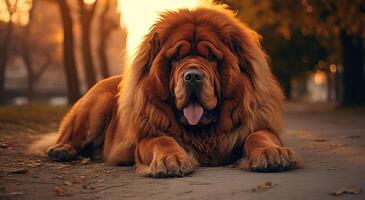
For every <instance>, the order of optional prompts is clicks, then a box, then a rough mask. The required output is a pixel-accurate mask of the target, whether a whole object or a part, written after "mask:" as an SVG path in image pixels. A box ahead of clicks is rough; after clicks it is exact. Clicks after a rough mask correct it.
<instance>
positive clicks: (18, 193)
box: [10, 191, 24, 196]
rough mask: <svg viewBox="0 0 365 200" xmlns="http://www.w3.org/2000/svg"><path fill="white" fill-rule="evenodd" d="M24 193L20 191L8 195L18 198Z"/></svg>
mask: <svg viewBox="0 0 365 200" xmlns="http://www.w3.org/2000/svg"><path fill="white" fill-rule="evenodd" d="M23 194H24V193H23V192H21V191H18V192H11V193H10V195H11V196H20V195H23Z"/></svg>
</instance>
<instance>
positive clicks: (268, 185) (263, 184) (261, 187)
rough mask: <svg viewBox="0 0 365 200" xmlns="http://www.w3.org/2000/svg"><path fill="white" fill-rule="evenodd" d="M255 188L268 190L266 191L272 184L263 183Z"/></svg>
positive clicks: (269, 182) (268, 182)
mask: <svg viewBox="0 0 365 200" xmlns="http://www.w3.org/2000/svg"><path fill="white" fill-rule="evenodd" d="M257 188H259V189H261V190H268V189H270V188H272V183H271V181H265V182H263V183H261V184H259V185H257Z"/></svg>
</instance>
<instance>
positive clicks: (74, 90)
mask: <svg viewBox="0 0 365 200" xmlns="http://www.w3.org/2000/svg"><path fill="white" fill-rule="evenodd" d="M57 3H58V5H59V9H60V12H61V15H62V23H63V59H64V61H63V62H64V70H65V75H66V81H67V92H68V103H69V104H72V103H75V102H76V101H77V100H78V99H79V97H80V89H79V79H78V74H77V69H76V64H75V54H74V38H73V32H72V18H71V15H70V9H69V7H68V5H67V2H66V0H58V1H57Z"/></svg>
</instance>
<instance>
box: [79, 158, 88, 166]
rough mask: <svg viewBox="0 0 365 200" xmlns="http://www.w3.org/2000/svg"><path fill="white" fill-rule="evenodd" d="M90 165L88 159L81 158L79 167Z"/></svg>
mask: <svg viewBox="0 0 365 200" xmlns="http://www.w3.org/2000/svg"><path fill="white" fill-rule="evenodd" d="M89 163H90V158H82V160H81V165H87V164H89Z"/></svg>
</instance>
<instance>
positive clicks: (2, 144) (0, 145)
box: [0, 143, 9, 149]
mask: <svg viewBox="0 0 365 200" xmlns="http://www.w3.org/2000/svg"><path fill="white" fill-rule="evenodd" d="M8 147H9V145H8V144H6V143H1V144H0V148H2V149H6V148H8Z"/></svg>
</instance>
